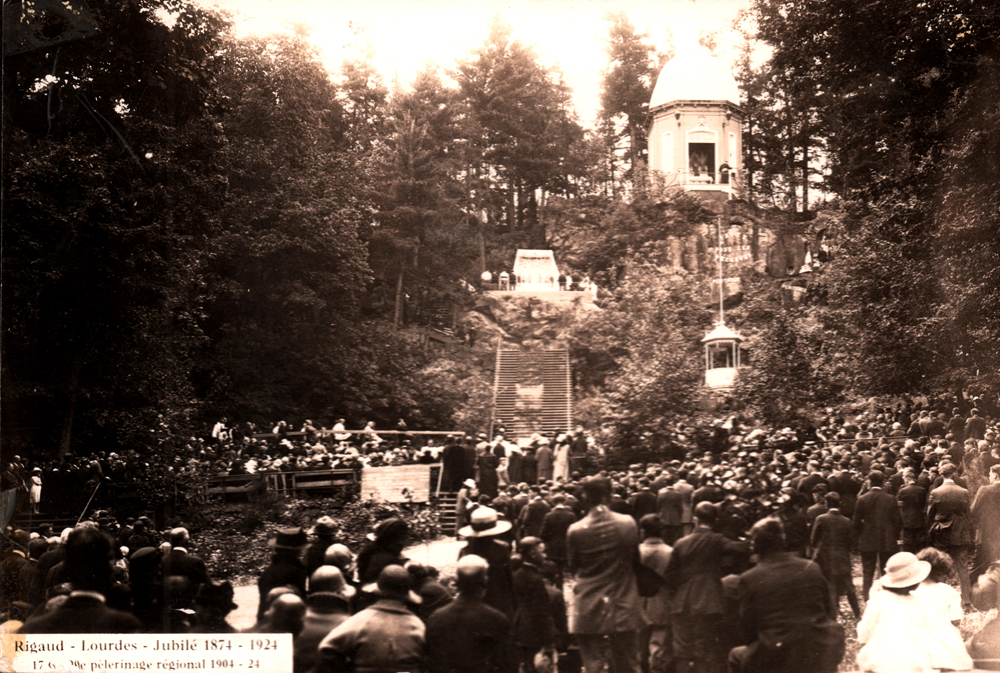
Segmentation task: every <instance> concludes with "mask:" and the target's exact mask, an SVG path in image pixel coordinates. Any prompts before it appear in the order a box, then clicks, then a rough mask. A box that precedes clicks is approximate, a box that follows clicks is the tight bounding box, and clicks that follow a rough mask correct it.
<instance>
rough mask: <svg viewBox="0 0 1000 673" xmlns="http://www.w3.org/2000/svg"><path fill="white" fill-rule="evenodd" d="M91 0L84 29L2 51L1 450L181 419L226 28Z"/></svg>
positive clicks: (65, 443)
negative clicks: (70, 38)
mask: <svg viewBox="0 0 1000 673" xmlns="http://www.w3.org/2000/svg"><path fill="white" fill-rule="evenodd" d="M90 4H91V8H92V10H93V13H94V16H95V19H96V20H97V22H98V24H99V25H100V30H99V32H97V33H96V34H95V35H93V36H92V37H88V38H86V39H83V40H78V41H74V42H68V43H65V44H62V45H60V46H58V47H56V48H54V49H51V50H43V49H37V50H34V51H28V52H25V53H23V54H18V55H13V56H9V57H5V59H4V73H5V77H4V101H5V110H4V114H5V124H4V137H5V142H4V148H3V152H4V168H5V170H4V200H3V201H4V202H3V209H4V245H3V253H2V254H3V287H4V292H3V317H4V320H3V329H4V339H3V352H2V355H3V363H4V367H3V383H2V387H3V422H4V441H5V443H8V444H9V445H12V446H17V447H22V448H25V447H28V448H31V449H32V450H34V451H37V452H38V453H49V454H53V453H55V452H57V451H58V452H63V453H65V452H70V451H74V450H76V449H77V447H79V446H81V445H85V444H87V443H90V444H91V445H92V446H93V445H100V446H102V448H109V447H116V446H122V445H127V444H130V443H136V442H141V441H145V440H148V439H149V437H150V432H151V431H150V428H151V427H154V426H155V425H156V424H157V419H158V418H159V417H160V416H164V417H167V418H168V420H169V421H170V423H171V425H174V424H175V423H176V424H179V425H180V427H185V426H184V423H185V420H186V417H187V415H188V414H189V413H190V410H191V409H190V399H191V394H190V392H191V391H190V386H189V382H188V379H187V371H188V369H189V367H190V362H191V359H190V358H191V354H192V351H193V350H194V349H195V348H196V347H197V346H198V344H199V341H198V340H199V337H200V335H199V333H198V330H197V327H196V326H195V324H194V318H193V315H192V313H191V311H190V307H189V306H188V305H186V303H185V301H184V297H185V292H186V288H187V287H188V285H187V284H188V282H189V280H188V278H189V277H188V273H187V271H188V269H189V268H190V267H191V265H192V264H193V260H194V257H195V254H194V250H193V248H192V241H193V240H194V239H195V237H196V236H197V235H198V230H199V228H200V225H201V224H202V223H203V222H204V217H203V216H201V215H200V214H197V213H195V211H196V210H197V209H196V208H193V207H192V203H193V202H194V201H196V200H197V199H199V198H200V197H203V196H205V195H206V194H207V193H209V192H211V191H212V189H213V187H214V186H215V185H214V184H213V182H212V179H211V177H210V176H208V175H206V174H205V173H204V172H202V170H201V169H200V168H199V165H200V162H201V161H202V159H203V158H204V154H205V152H208V151H210V149H211V148H212V147H214V146H216V145H217V140H216V139H215V138H214V137H213V134H212V133H211V131H210V130H208V131H207V129H208V127H206V125H204V124H203V123H202V121H201V120H202V118H203V116H204V115H205V113H206V111H207V110H214V109H216V108H217V106H218V104H219V99H218V97H217V96H216V92H215V91H214V87H213V82H214V78H215V76H216V74H217V72H218V69H219V61H218V58H217V53H218V49H219V47H220V44H221V41H222V39H223V33H224V31H225V22H224V21H223V20H222V19H221V18H220V17H218V16H216V15H215V14H213V13H210V12H206V11H204V10H201V9H200V8H197V7H195V6H193V5H189V4H187V3H185V2H180V1H175V0H163V1H156V0H140V1H138V2H131V3H115V2H102V1H100V0H95V1H94V2H92V3H90ZM157 12H163V13H167V14H169V15H170V16H171V18H172V20H173V21H172V25H170V26H168V25H167V24H165V23H164V22H162V21H160V20H159V19H158V18H156V17H157ZM8 121H9V122H11V123H9V124H8V123H6V122H8ZM206 133H207V136H206ZM166 156H171V157H172V161H170V162H162V161H160V159H161V158H163V157H166ZM187 215H191V217H190V218H188V217H187Z"/></svg>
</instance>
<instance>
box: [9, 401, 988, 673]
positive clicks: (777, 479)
mask: <svg viewBox="0 0 1000 673" xmlns="http://www.w3.org/2000/svg"><path fill="white" fill-rule="evenodd" d="M937 404H940V401H939V402H938V403H937ZM948 404H949V405H950V404H951V402H948ZM921 406H923V407H924V408H921V407H920V406H914V407H912V408H907V406H906V405H900V406H899V407H898V408H897V409H883V410H880V411H878V412H870V413H865V414H862V415H861V416H859V417H858V418H856V419H852V420H847V419H844V418H841V417H837V416H833V415H831V416H829V417H828V418H826V419H824V421H823V423H821V424H820V427H819V428H817V429H816V430H815V431H814V432H815V435H813V434H812V433H811V432H810V434H809V435H808V437H809V438H808V439H806V438H805V437H802V436H799V434H798V433H797V432H795V431H793V430H792V429H791V428H784V429H781V430H779V431H765V430H763V429H761V428H755V429H750V428H746V427H744V426H743V425H742V424H741V423H740V422H739V419H738V418H736V417H730V418H728V419H719V420H718V421H717V422H715V423H714V424H713V425H712V434H711V435H709V437H708V439H709V440H710V448H711V449H712V450H707V451H706V450H705V448H704V447H696V446H693V445H692V446H691V448H690V449H689V450H687V452H686V453H685V454H684V455H683V458H678V459H676V460H669V461H666V462H662V463H655V464H648V463H647V464H635V465H632V466H629V467H628V468H627V469H622V470H619V471H602V472H599V473H598V474H596V475H593V476H589V477H581V476H580V475H579V474H576V473H575V471H574V464H573V458H574V456H578V452H577V450H576V449H574V446H573V445H574V442H579V443H580V446H582V445H585V444H586V443H587V442H586V437H585V436H584V437H583V438H582V439H580V437H579V436H578V435H577V434H576V433H573V434H567V435H565V436H561V435H560V436H556V437H554V438H552V441H551V442H550V441H548V440H547V439H546V438H544V437H537V438H535V439H534V441H533V443H534V444H536V446H537V448H536V449H535V456H534V457H535V464H534V470H535V473H534V475H532V474H531V472H530V466H529V472H527V473H526V472H525V464H524V452H523V449H522V452H521V461H520V466H519V468H518V469H520V473H519V474H515V475H513V477H512V475H511V466H512V461H511V460H510V458H511V455H510V454H508V453H507V451H506V449H507V446H506V443H505V442H504V440H503V436H502V435H500V436H498V437H495V438H494V439H493V441H488V440H487V439H486V438H485V437H483V436H481V437H480V438H479V441H478V442H476V443H475V444H474V445H473V446H472V449H473V452H472V455H474V456H476V461H475V463H474V464H471V465H470V464H469V462H467V460H466V458H467V455H468V454H467V443H465V442H461V443H453V444H452V445H453V446H458V447H459V450H453V451H452V452H451V453H452V454H453V461H454V462H453V464H452V465H451V466H449V459H448V458H449V457H448V455H447V453H446V452H447V448H445V449H443V450H442V452H441V457H442V461H443V465H442V469H443V470H444V471H446V472H448V471H449V470H452V471H454V469H455V468H456V467H460V468H461V471H460V472H459V473H458V474H457V475H456V474H447V475H446V476H447V477H448V478H449V479H461V482H459V485H460V488H461V490H460V494H459V503H458V509H459V516H460V520H459V523H458V526H457V530H456V531H455V533H456V534H457V536H458V537H460V538H463V539H465V540H466V544H465V547H464V548H463V549H462V551H461V552H460V559H459V560H458V561H457V566H456V567H455V571H454V575H455V576H454V580H453V581H452V578H451V577H450V573H449V577H443V576H440V575H439V573H438V571H437V570H436V569H435V568H432V567H429V566H427V565H425V564H421V563H417V562H413V561H412V560H409V559H407V558H406V557H405V553H404V549H406V547H407V536H408V526H407V524H406V522H405V521H403V520H401V519H386V520H384V521H381V522H379V524H378V525H377V527H376V528H375V530H374V531H373V532H372V534H371V535H370V536H369V540H370V542H368V543H366V544H365V545H363V546H362V547H361V548H359V549H355V550H352V549H349V548H347V547H346V546H345V545H344V544H343V543H342V541H341V540H340V539H339V531H338V528H337V520H336V517H335V514H334V513H331V515H330V516H324V517H322V518H320V519H318V520H317V521H316V523H315V526H314V528H313V529H312V531H311V534H312V537H311V538H310V536H309V535H308V534H307V532H306V531H303V530H302V529H283V530H278V531H276V533H275V537H274V538H273V539H272V540H271V541H270V543H269V544H270V546H271V547H272V549H273V550H274V556H273V559H272V562H271V564H270V565H269V566H268V567H267V568H266V569H264V571H263V572H262V574H261V575H260V577H259V580H258V589H259V604H258V610H257V624H256V625H255V626H253V627H251V628H250V629H249V630H250V631H251V632H254V633H280V632H290V633H292V634H293V636H294V650H295V662H294V663H295V670H296V671H312V670H316V671H321V672H322V671H359V672H360V671H383V670H385V671H429V672H430V673H437V672H439V671H440V672H442V673H445V672H449V673H450V672H455V671H468V672H469V673H472V672H473V671H476V672H479V671H495V672H501V671H503V672H508V673H514V672H515V671H517V670H519V669H520V670H521V671H526V672H529V671H542V670H555V667H558V670H560V671H573V672H574V673H576V672H578V671H580V670H581V666H582V669H583V670H584V671H586V672H587V673H597V671H600V670H602V668H603V667H604V665H605V663H609V664H610V665H611V670H612V671H616V672H617V671H629V672H635V673H638V672H639V671H655V672H660V671H699V672H700V671H712V672H715V671H723V670H726V667H727V666H728V670H730V671H746V672H749V671H788V672H789V673H791V672H792V671H814V672H817V673H823V672H827V671H828V672H831V673H832V672H833V671H836V670H837V667H838V664H839V663H840V661H841V659H842V657H843V655H844V652H845V643H846V641H847V633H846V631H845V628H844V623H845V621H844V613H843V611H842V609H841V605H840V600H839V599H840V597H841V596H843V597H845V598H846V599H847V602H848V606H849V608H850V611H851V612H853V613H854V615H855V616H856V617H857V616H860V617H861V621H860V623H859V624H858V640H859V642H860V643H861V644H862V645H863V647H862V649H861V650H860V652H859V653H858V665H859V666H860V667H861V668H862V669H863V670H866V671H901V670H906V671H929V670H945V669H951V670H968V669H971V668H972V666H973V664H974V663H975V664H976V665H977V666H978V667H980V668H988V667H990V665H991V663H990V660H992V662H993V663H996V662H997V661H1000V620H993V621H991V622H989V623H988V624H986V625H985V626H984V627H983V628H982V629H981V630H980V632H979V633H977V634H973V635H972V637H971V638H970V639H969V641H968V642H967V643H963V642H962V638H961V635H960V633H959V630H958V628H957V624H958V623H959V621H960V620H961V619H962V617H963V615H964V614H965V613H966V612H968V611H971V610H973V609H974V608H975V609H979V610H983V611H987V610H991V609H993V608H995V607H997V603H998V600H1000V435H998V431H1000V427H998V424H997V422H996V421H995V420H994V419H993V418H992V415H991V412H992V409H990V413H988V412H986V411H982V412H981V411H980V410H978V409H976V410H970V411H969V412H968V413H962V412H961V411H958V412H956V413H954V414H953V415H952V417H951V418H948V417H947V415H946V416H945V418H941V417H940V413H941V412H940V411H939V410H938V408H937V407H936V404H935V403H928V404H926V405H921ZM981 406H984V408H988V407H986V405H985V404H982V405H981ZM958 408H959V409H960V407H958ZM942 426H943V427H942ZM696 430H697V429H696V428H689V427H681V428H678V429H677V437H676V441H677V442H686V441H690V436H691V434H692V431H696ZM251 443H252V442H251ZM553 444H554V445H555V446H554V447H553V446H550V445H553ZM562 447H566V448H565V449H563V448H562ZM545 449H556V450H553V451H552V454H553V466H552V470H553V471H552V473H551V476H550V473H549V472H548V471H547V468H546V470H545V471H543V467H542V465H540V464H539V462H540V461H538V459H537V458H538V451H542V453H543V456H544V455H545V453H546V451H545ZM501 452H502V453H503V454H504V455H503V458H504V459H506V465H505V468H506V469H505V470H500V471H498V470H497V468H499V467H500V464H501V460H500V459H501V456H499V455H498V454H499V453H501ZM557 452H562V454H563V455H564V456H565V458H564V459H565V460H566V462H567V463H568V465H567V466H566V467H562V466H560V470H561V472H557V470H556V467H555V461H556V454H557ZM566 454H568V456H567V455H566ZM359 455H361V452H360V451H359ZM458 457H461V458H462V461H461V462H460V461H458V459H457V458H458ZM514 462H516V461H514ZM541 462H544V461H541ZM477 467H478V468H479V471H478V472H477V471H476V468H477ZM469 468H471V474H470V472H469ZM491 470H493V471H497V473H496V474H495V475H494V474H493V473H492V472H491ZM567 472H568V474H567ZM503 473H505V474H506V476H505V477H504V478H501V474H503ZM532 476H534V483H529V482H528V481H527V480H526V479H525V478H526V477H527V478H530V477H532ZM494 489H495V491H494ZM148 523H149V522H148V521H143V520H142V519H139V520H137V521H133V522H126V526H124V527H122V528H120V529H117V530H116V533H117V535H116V536H113V535H112V530H115V525H114V522H113V521H112V520H109V519H108V517H107V516H106V514H103V513H99V514H98V515H97V517H96V520H93V521H88V522H84V523H83V524H81V525H78V526H77V527H75V528H73V529H66V530H64V531H63V532H62V534H61V535H59V536H54V535H53V532H52V531H49V530H43V531H37V532H36V533H33V534H31V535H29V533H28V532H26V531H19V530H15V531H10V532H9V534H8V542H7V547H6V549H5V550H4V557H3V559H2V560H0V581H2V582H3V585H2V589H3V591H2V593H0V596H3V597H6V598H5V599H4V602H3V603H2V604H0V608H2V609H3V610H4V612H5V617H6V618H7V619H8V620H10V621H9V622H8V623H7V624H6V625H5V626H4V628H6V629H7V630H8V631H10V630H14V629H20V630H21V631H22V632H24V633H42V632H76V631H80V630H81V629H82V630H90V631H96V632H124V633H130V632H140V631H147V632H166V633H190V632H202V633H205V632H227V631H231V630H232V627H230V626H229V625H228V624H227V622H226V615H227V614H228V613H229V611H231V610H232V609H233V608H234V605H233V591H232V587H231V586H229V585H228V583H224V582H218V581H215V580H213V579H212V572H211V571H212V569H211V568H209V567H207V566H206V564H205V563H204V561H202V560H201V559H199V558H198V557H197V556H195V555H194V552H196V551H197V540H193V541H192V540H190V539H189V535H188V533H187V531H186V530H184V529H182V528H179V529H174V530H171V531H168V532H167V533H166V535H165V536H161V535H157V534H153V535H149V534H148V533H149V532H150V531H149V526H148V525H147V524H148ZM163 537H165V538H166V540H163ZM858 557H860V562H861V568H862V578H861V579H862V582H861V589H862V590H861V594H860V596H858V595H857V592H856V589H855V584H854V577H853V560H854V559H855V558H858ZM754 563H755V565H754ZM948 581H951V582H952V583H956V584H957V585H958V587H959V588H958V590H956V589H954V588H952V587H951V586H950V585H949V584H948ZM564 587H565V589H566V591H565V592H564V591H563V588H564ZM862 607H863V610H862ZM81 615H86V618H85V619H83V620H81Z"/></svg>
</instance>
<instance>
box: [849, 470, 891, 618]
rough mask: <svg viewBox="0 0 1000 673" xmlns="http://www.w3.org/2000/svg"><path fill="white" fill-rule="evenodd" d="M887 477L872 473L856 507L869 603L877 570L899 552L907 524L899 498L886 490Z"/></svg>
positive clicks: (864, 590) (855, 523)
mask: <svg viewBox="0 0 1000 673" xmlns="http://www.w3.org/2000/svg"><path fill="white" fill-rule="evenodd" d="M884 480H885V476H884V475H883V474H882V472H880V471H879V470H872V471H871V472H870V473H869V474H868V484H869V486H870V488H869V490H868V492H867V493H865V494H864V495H863V496H861V497H860V498H858V502H857V505H855V508H854V521H853V526H854V535H855V537H857V540H858V551H859V552H860V553H861V577H862V597H863V598H864V599H865V600H868V592H869V591H870V590H871V588H872V582H873V581H874V580H875V573H876V571H877V570H878V571H880V570H881V569H882V568H883V567H884V566H885V562H886V561H887V560H888V559H889V557H890V556H892V555H893V554H895V553H896V551H897V550H898V540H899V531H900V529H901V528H902V527H903V521H902V518H901V517H900V514H899V506H898V505H897V504H896V499H895V498H894V497H892V496H891V495H889V494H888V493H886V492H885V491H884V490H883V489H882V484H883V483H884Z"/></svg>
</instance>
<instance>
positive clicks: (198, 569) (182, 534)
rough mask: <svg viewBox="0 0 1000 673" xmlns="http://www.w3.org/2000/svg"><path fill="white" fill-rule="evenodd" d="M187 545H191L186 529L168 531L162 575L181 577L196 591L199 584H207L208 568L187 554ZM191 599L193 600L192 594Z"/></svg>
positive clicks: (195, 557)
mask: <svg viewBox="0 0 1000 673" xmlns="http://www.w3.org/2000/svg"><path fill="white" fill-rule="evenodd" d="M189 544H191V535H190V534H189V533H188V530H187V528H174V529H173V530H171V531H170V546H171V549H170V553H169V554H167V557H166V559H164V564H163V574H164V575H182V576H184V577H186V578H188V580H189V581H190V583H191V590H192V591H197V590H198V585H199V584H207V583H208V568H207V566H206V565H205V562H204V561H203V560H202V559H200V558H199V557H197V556H194V555H193V554H189V553H188V550H187V547H188V545H189ZM191 597H192V598H194V594H192V596H191ZM177 607H188V606H186V605H185V606H177Z"/></svg>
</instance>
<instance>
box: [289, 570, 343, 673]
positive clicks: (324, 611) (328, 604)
mask: <svg viewBox="0 0 1000 673" xmlns="http://www.w3.org/2000/svg"><path fill="white" fill-rule="evenodd" d="M354 593H355V590H354V587H352V586H350V585H349V584H348V583H347V582H346V581H345V580H344V575H343V573H341V572H340V568H337V567H336V566H320V567H319V568H317V569H316V571H315V572H313V573H312V574H311V575H310V576H309V595H308V596H306V615H305V618H304V619H303V620H302V631H301V632H299V636H298V638H296V639H295V643H294V648H295V651H294V654H293V658H294V661H295V670H296V671H306V672H308V671H312V670H313V668H315V666H316V664H317V663H318V662H319V644H320V642H321V641H322V640H323V639H324V638H326V636H327V634H328V633H330V632H331V631H333V630H334V629H335V628H337V627H338V626H340V625H341V624H343V623H344V622H345V621H346V620H347V618H348V617H350V616H351V607H350V603H351V598H353V597H354Z"/></svg>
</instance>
